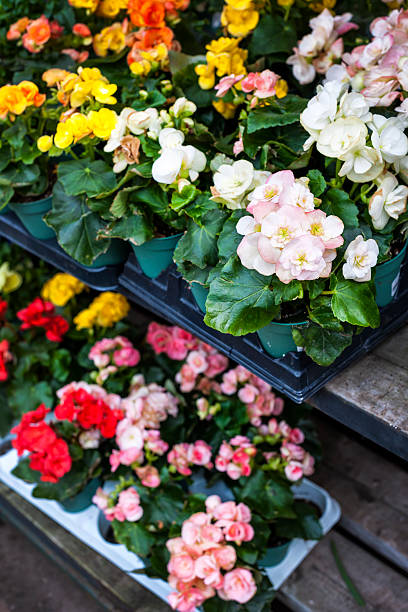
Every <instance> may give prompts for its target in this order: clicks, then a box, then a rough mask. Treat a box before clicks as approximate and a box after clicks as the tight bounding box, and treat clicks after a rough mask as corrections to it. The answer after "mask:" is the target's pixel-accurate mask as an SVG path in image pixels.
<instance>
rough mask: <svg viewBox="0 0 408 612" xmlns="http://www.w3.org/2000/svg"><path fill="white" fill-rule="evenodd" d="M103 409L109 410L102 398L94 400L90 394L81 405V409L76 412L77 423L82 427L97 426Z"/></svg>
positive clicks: (102, 414)
mask: <svg viewBox="0 0 408 612" xmlns="http://www.w3.org/2000/svg"><path fill="white" fill-rule="evenodd" d="M105 409H108V410H109V408H108V406H106V404H105V403H104V402H103V401H102V400H95V399H94V398H93V397H92V396H90V397H89V399H87V401H86V402H85V404H84V405H83V407H82V410H80V411H79V412H78V415H77V420H78V423H79V424H80V425H81V427H83V428H84V429H91V428H92V427H95V426H99V425H100V423H101V421H102V418H103V416H104V412H105Z"/></svg>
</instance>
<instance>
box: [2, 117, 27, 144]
mask: <svg viewBox="0 0 408 612" xmlns="http://www.w3.org/2000/svg"><path fill="white" fill-rule="evenodd" d="M26 135H27V128H26V126H25V123H24V122H23V121H20V120H19V119H17V120H16V121H15V122H14V124H13V125H11V126H10V127H9V128H7V129H6V130H4V132H3V134H2V138H4V140H5V141H6V142H8V143H9V144H10V145H11V146H12V147H15V148H16V149H19V148H20V147H21V146H22V144H23V142H24V137H25V136H26Z"/></svg>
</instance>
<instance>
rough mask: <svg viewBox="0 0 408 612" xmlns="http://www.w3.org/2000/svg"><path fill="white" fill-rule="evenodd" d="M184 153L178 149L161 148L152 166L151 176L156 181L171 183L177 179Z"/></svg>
mask: <svg viewBox="0 0 408 612" xmlns="http://www.w3.org/2000/svg"><path fill="white" fill-rule="evenodd" d="M183 159H184V154H183V151H182V149H181V148H179V149H163V150H162V152H161V155H160V157H158V158H157V159H156V160H155V162H154V163H153V166H152V177H153V179H154V180H155V181H157V182H158V183H164V184H166V185H171V184H172V183H174V181H175V180H176V179H177V177H178V175H179V173H180V170H181V166H182V164H183Z"/></svg>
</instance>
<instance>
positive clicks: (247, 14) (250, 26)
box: [221, 5, 259, 37]
mask: <svg viewBox="0 0 408 612" xmlns="http://www.w3.org/2000/svg"><path fill="white" fill-rule="evenodd" d="M258 21H259V13H258V11H256V10H254V9H253V8H251V9H247V10H237V9H235V8H233V7H232V6H228V5H227V6H224V9H223V11H222V14H221V24H222V25H223V26H226V27H227V30H228V33H229V34H231V36H236V37H245V36H248V34H249V33H250V32H251V31H252V30H254V29H255V28H256V26H257V25H258Z"/></svg>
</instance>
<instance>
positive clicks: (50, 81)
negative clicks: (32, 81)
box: [42, 68, 71, 87]
mask: <svg viewBox="0 0 408 612" xmlns="http://www.w3.org/2000/svg"><path fill="white" fill-rule="evenodd" d="M69 74H71V73H70V72H68V71H67V70H62V68H50V69H49V70H46V71H45V72H43V75H42V80H43V81H45V82H46V83H47V85H48V87H54V85H57V84H59V83H61V81H63V80H64V79H65V78H66V77H67V76H68V75H69Z"/></svg>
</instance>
